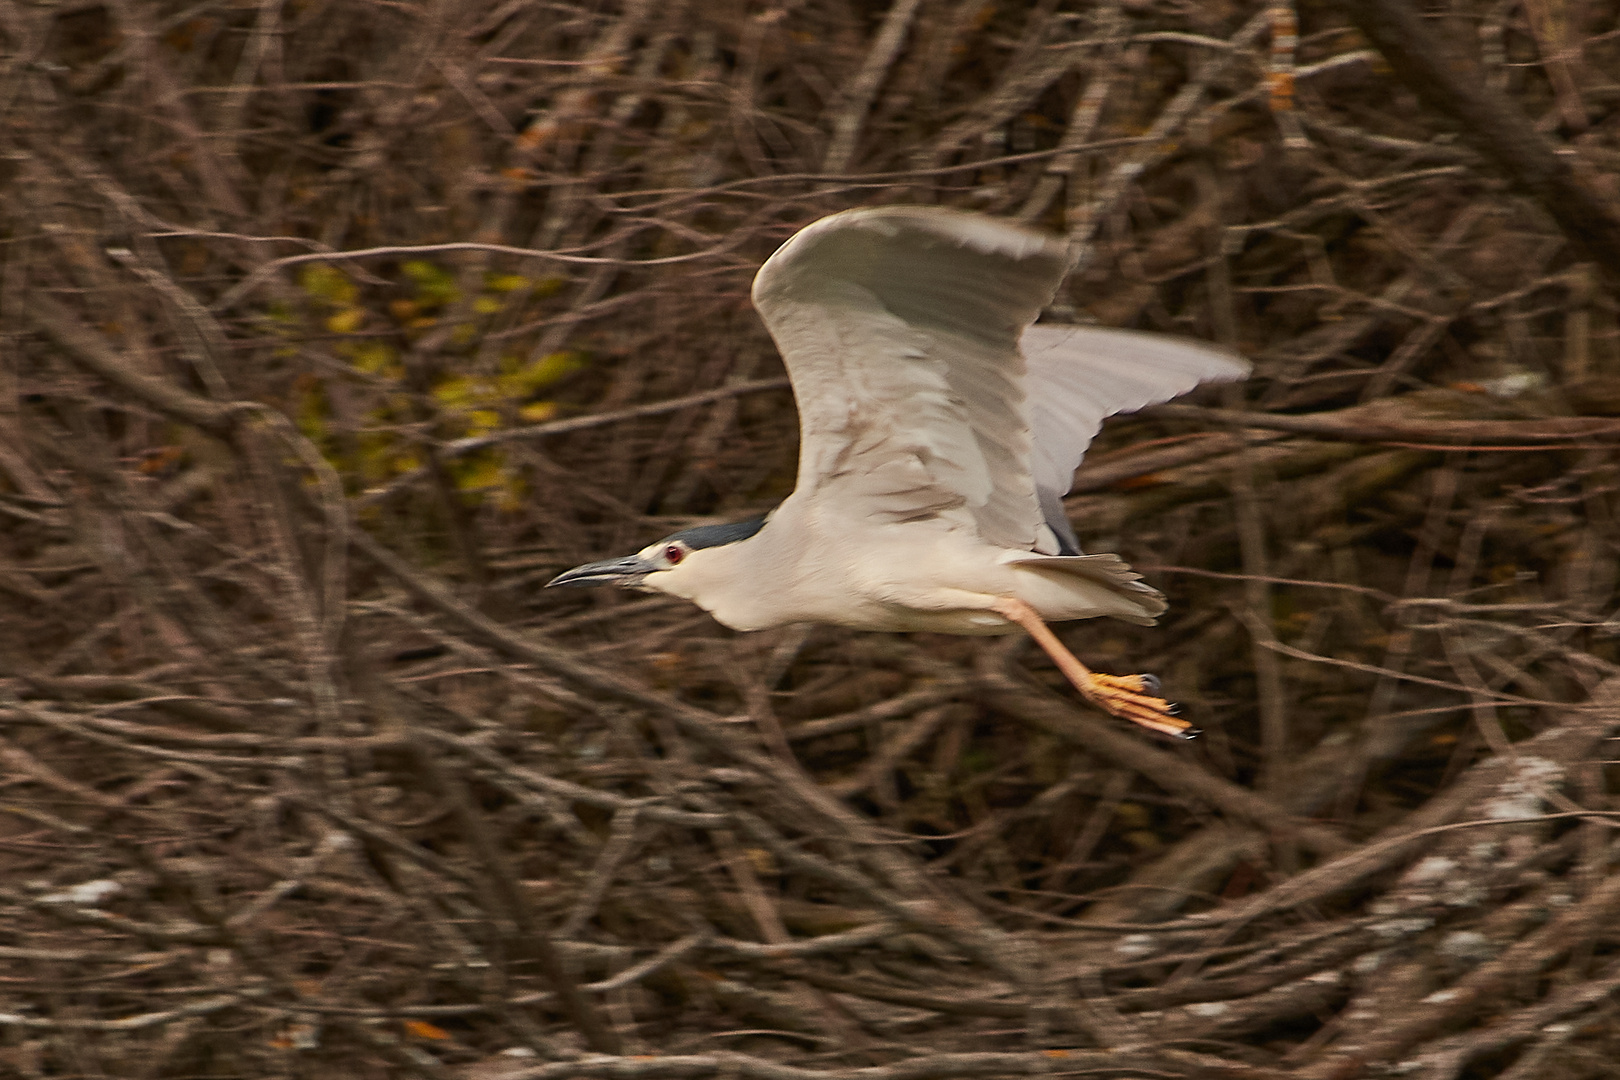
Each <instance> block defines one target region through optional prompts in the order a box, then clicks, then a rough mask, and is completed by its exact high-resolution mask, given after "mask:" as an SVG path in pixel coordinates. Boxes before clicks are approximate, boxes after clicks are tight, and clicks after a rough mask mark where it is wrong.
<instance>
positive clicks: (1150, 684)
mask: <svg viewBox="0 0 1620 1080" xmlns="http://www.w3.org/2000/svg"><path fill="white" fill-rule="evenodd" d="M1137 678H1138V679H1141V680H1142V693H1144V694H1147V695H1148V696H1149V697H1158V696H1159V691H1160V690H1162V689H1163V688H1164V684H1163V683H1161V682H1160V681H1159V677H1158V676H1157V675H1138V676H1137Z"/></svg>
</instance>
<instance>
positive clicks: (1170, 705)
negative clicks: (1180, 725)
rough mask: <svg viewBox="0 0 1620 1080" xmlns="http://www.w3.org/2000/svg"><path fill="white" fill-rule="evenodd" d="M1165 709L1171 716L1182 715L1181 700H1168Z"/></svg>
mask: <svg viewBox="0 0 1620 1080" xmlns="http://www.w3.org/2000/svg"><path fill="white" fill-rule="evenodd" d="M1164 711H1165V713H1166V714H1167V715H1170V716H1180V715H1181V702H1179V701H1170V702H1166V703H1165V706H1164Z"/></svg>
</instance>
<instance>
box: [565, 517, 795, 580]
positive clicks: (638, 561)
mask: <svg viewBox="0 0 1620 1080" xmlns="http://www.w3.org/2000/svg"><path fill="white" fill-rule="evenodd" d="M764 524H765V519H764V518H756V519H754V520H752V521H738V522H732V523H730V524H726V525H699V526H696V527H695V528H691V529H682V530H681V531H680V532H678V533H671V534H670V535H669V536H666V537H664V538H663V539H662V540H660V541H658V542H657V543H655V544H648V545H647V546H646V547H644V548H642V549H641V550H640V551H638V552H636V553H635V554H634V555H626V556H624V557H623V558H620V559H604V560H603V561H601V562H593V563H586V564H585V565H584V566H576V567H574V568H573V569H572V570H567V571H564V572H563V573H561V574H558V575H557V576H556V577H554V578H552V579H551V580H550V581H548V582H547V583H546V588H548V589H549V588H551V587H552V586H553V585H622V586H624V587H625V588H628V589H639V590H640V591H642V592H661V593H669V594H670V595H672V596H680V597H684V598H685V599H688V600H696V599H698V596H699V594H700V593H701V592H702V591H703V582H704V580H705V579H706V578H707V577H709V576H710V575H711V574H713V573H715V572H717V571H720V570H721V565H720V564H722V563H723V562H724V561H725V554H726V548H728V547H730V546H731V545H733V544H738V543H741V542H742V541H744V540H747V539H749V538H750V537H752V536H753V535H754V534H755V533H757V532H759V530H760V528H761V527H763V526H764Z"/></svg>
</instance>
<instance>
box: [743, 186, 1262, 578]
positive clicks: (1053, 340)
mask: <svg viewBox="0 0 1620 1080" xmlns="http://www.w3.org/2000/svg"><path fill="white" fill-rule="evenodd" d="M1067 269H1068V246H1067V244H1066V243H1064V242H1063V241H1060V240H1057V239H1053V238H1050V237H1047V236H1043V235H1042V234H1040V233H1036V232H1032V231H1030V230H1027V229H1024V228H1021V227H1019V226H1016V225H1012V224H1009V223H1007V222H1002V221H997V220H995V219H994V218H987V217H983V216H981V215H977V214H968V213H964V212H961V211H957V210H949V209H945V208H942V207H916V206H895V207H874V208H869V209H863V210H850V211H846V212H844V213H842V214H834V215H832V216H831V217H827V218H823V219H822V220H820V221H818V222H815V223H814V224H812V225H809V226H807V227H806V228H804V229H803V230H801V231H800V232H799V233H797V234H796V235H795V236H794V237H793V238H792V239H790V240H789V241H788V242H787V243H785V244H783V245H782V247H781V248H780V249H778V250H777V252H776V254H774V255H772V256H771V257H770V259H769V260H767V261H766V263H765V265H764V266H762V267H761V268H760V271H759V274H758V275H757V276H756V277H755V278H754V289H753V299H754V305H755V307H757V308H758V309H759V312H760V315H761V316H762V317H763V318H764V320H765V325H766V326H767V327H768V328H769V329H770V331H771V336H772V337H774V338H775V339H776V343H777V345H778V346H779V347H780V348H781V350H782V357H783V360H784V361H785V363H786V364H787V369H788V375H789V376H790V378H791V379H792V382H793V392H794V396H795V397H796V398H797V400H798V404H799V426H800V436H801V438H800V450H799V477H798V489H797V491H796V492H795V494H799V493H803V494H805V495H806V496H808V495H810V494H811V493H813V492H816V491H817V490H819V489H824V488H827V487H828V486H830V485H837V489H838V494H837V496H836V497H833V498H829V499H826V500H822V501H819V502H818V503H817V505H818V506H819V507H820V508H821V510H822V512H836V513H844V514H848V515H850V516H851V517H859V518H862V519H867V520H870V519H879V520H890V521H912V520H923V519H926V518H929V517H935V516H942V515H946V514H949V513H951V512H952V511H958V512H962V511H965V512H966V513H967V514H969V515H971V517H970V519H969V520H970V521H971V523H972V525H973V526H974V527H976V528H977V529H978V532H979V534H980V535H981V536H982V537H983V538H984V539H985V540H986V541H988V542H990V543H992V544H997V545H999V546H1002V547H1005V548H1008V549H1013V550H1023V551H1029V550H1031V549H1034V550H1037V551H1041V552H1045V553H1048V554H1058V553H1060V552H1061V553H1071V554H1072V553H1075V552H1077V551H1078V550H1079V548H1078V545H1077V544H1076V543H1075V538H1074V533H1073V530H1072V529H1071V528H1070V527H1069V523H1068V520H1067V518H1066V517H1065V516H1064V514H1063V504H1062V498H1063V495H1064V493H1066V492H1067V491H1068V490H1069V485H1070V483H1071V482H1072V480H1073V476H1074V470H1075V468H1076V467H1077V466H1078V465H1079V464H1080V459H1081V457H1082V456H1084V454H1085V451H1086V447H1087V445H1089V444H1090V442H1091V440H1092V437H1093V436H1095V435H1096V433H1097V431H1098V429H1099V428H1100V427H1101V425H1102V421H1103V418H1104V417H1107V416H1110V415H1112V414H1114V413H1118V412H1129V411H1131V410H1133V409H1139V408H1142V407H1143V406H1145V405H1151V404H1153V403H1155V402H1159V401H1166V400H1168V399H1170V398H1172V397H1175V396H1176V395H1177V394H1181V393H1185V392H1186V391H1188V390H1191V389H1192V388H1193V387H1194V386H1196V385H1198V383H1200V382H1203V381H1205V380H1210V379H1237V378H1241V377H1243V376H1244V375H1245V374H1246V373H1247V372H1248V365H1247V364H1246V363H1245V362H1244V361H1242V360H1241V359H1239V358H1237V357H1235V356H1232V355H1230V354H1227V353H1225V352H1222V351H1219V350H1217V349H1213V348H1210V347H1208V346H1204V345H1198V344H1195V343H1192V342H1184V341H1178V340H1175V339H1173V338H1165V337H1161V336H1158V335H1153V334H1137V333H1132V332H1129V331H1120V330H1102V329H1097V328H1095V327H1041V326H1036V327H1031V326H1030V323H1032V322H1034V320H1035V317H1036V316H1037V315H1039V314H1040V310H1041V308H1042V307H1044V306H1045V305H1046V303H1047V302H1048V301H1049V300H1050V299H1051V298H1052V294H1053V293H1054V292H1055V291H1056V289H1057V286H1058V283H1059V282H1060V281H1061V280H1062V278H1063V275H1064V273H1065V272H1066V271H1067Z"/></svg>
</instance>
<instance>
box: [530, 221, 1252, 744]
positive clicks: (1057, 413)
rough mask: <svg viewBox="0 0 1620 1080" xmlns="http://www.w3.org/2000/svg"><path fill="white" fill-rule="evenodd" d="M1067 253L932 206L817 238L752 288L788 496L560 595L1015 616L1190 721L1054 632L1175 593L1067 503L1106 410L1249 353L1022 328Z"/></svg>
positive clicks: (1158, 715) (947, 622)
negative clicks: (787, 428)
mask: <svg viewBox="0 0 1620 1080" xmlns="http://www.w3.org/2000/svg"><path fill="white" fill-rule="evenodd" d="M1069 265H1070V264H1069V247H1068V245H1067V244H1066V243H1064V242H1063V241H1061V240H1058V239H1054V238H1052V237H1048V236H1045V235H1043V234H1040V233H1036V232H1031V231H1030V230H1028V229H1024V228H1021V227H1019V226H1016V225H1012V224H1009V223H1007V222H1004V221H998V220H995V219H993V218H987V217H983V216H980V215H977V214H969V213H963V212H961V211H957V210H947V209H942V208H939V207H914V206H890V207H876V208H871V209H864V210H849V211H846V212H844V213H841V214H834V215H832V216H831V217H826V218H822V219H821V220H820V221H817V222H815V223H814V224H812V225H809V226H807V227H806V228H804V229H802V230H801V231H800V232H798V233H797V234H796V235H794V236H793V237H792V238H791V239H790V240H788V242H787V243H785V244H783V245H782V246H781V248H779V249H778V250H777V252H776V254H774V255H772V256H771V257H770V259H769V260H767V261H766V263H765V265H764V266H762V267H760V270H759V274H758V275H757V276H756V277H755V278H754V291H753V298H754V306H755V307H756V308H758V309H759V313H760V315H761V316H763V317H764V319H765V325H766V326H767V327H768V328H769V329H770V332H771V336H772V337H773V338H775V339H776V344H777V346H778V347H779V348H780V349H781V350H782V357H783V359H784V360H785V362H786V364H787V370H788V375H789V376H790V378H791V380H792V383H793V393H794V396H795V397H796V398H797V399H798V404H799V432H800V442H799V474H798V484H797V486H796V487H795V488H794V490H793V494H792V495H790V496H789V497H788V498H787V499H786V501H784V502H783V503H782V504H781V505H780V506H778V507H777V508H776V509H775V510H774V511H772V512H771V513H770V514H768V515H766V516H765V517H763V518H760V519H758V520H754V521H747V522H741V523H738V524H732V525H704V526H700V527H698V528H693V529H685V530H683V531H681V532H678V533H675V534H674V535H673V536H668V537H665V538H664V539H662V540H660V541H658V542H657V543H656V544H650V545H648V546H647V547H645V548H642V549H641V550H640V551H638V552H636V553H635V554H634V555H629V556H626V557H625V558H622V559H610V560H608V561H606V562H597V563H590V564H588V565H586V566H580V567H576V568H575V569H573V570H570V571H568V572H567V573H565V574H562V575H561V576H559V577H558V578H556V579H555V580H554V581H552V582H551V584H552V585H598V584H606V583H614V584H619V585H627V586H630V587H632V588H637V589H644V590H651V591H656V592H663V593H669V594H671V595H673V596H679V597H684V598H685V599H687V600H690V601H692V602H693V603H694V604H697V605H698V606H699V607H702V608H704V609H705V610H707V611H708V612H709V613H710V614H711V615H713V616H714V617H715V618H716V619H718V620H719V621H720V622H722V623H724V624H725V625H726V626H729V627H732V628H733V629H736V630H762V629H765V628H766V627H772V626H782V625H785V624H788V623H831V624H834V625H838V626H849V627H854V628H856V629H860V630H888V631H909V630H931V631H938V632H943V633H948V634H1004V633H1010V632H1013V631H1014V629H1015V628H1017V627H1022V628H1023V629H1024V630H1026V631H1028V632H1029V634H1030V636H1031V637H1033V638H1034V639H1035V640H1036V641H1037V642H1039V643H1040V645H1041V647H1042V648H1043V649H1045V650H1046V652H1047V653H1048V654H1049V655H1050V656H1051V657H1052V659H1053V661H1055V662H1056V664H1057V666H1058V668H1059V669H1060V670H1061V671H1062V672H1063V674H1064V675H1066V676H1067V677H1068V679H1069V681H1070V682H1072V683H1073V684H1074V686H1075V687H1076V689H1078V690H1079V691H1080V693H1082V694H1083V695H1085V697H1086V698H1087V699H1088V700H1090V701H1092V702H1093V703H1094V704H1096V705H1098V706H1100V707H1101V708H1103V709H1106V710H1108V711H1109V712H1112V713H1114V714H1115V715H1117V716H1121V717H1124V718H1126V719H1129V720H1134V721H1135V722H1137V723H1138V724H1141V725H1143V726H1145V727H1148V728H1151V729H1153V730H1155V731H1160V732H1165V733H1167V734H1172V735H1182V736H1190V735H1191V734H1194V733H1195V732H1194V731H1193V730H1192V728H1191V726H1190V725H1189V724H1188V723H1187V722H1186V721H1184V720H1181V719H1178V718H1177V717H1176V716H1175V715H1174V713H1175V707H1174V706H1173V705H1171V704H1170V703H1169V702H1167V701H1165V700H1163V699H1162V698H1160V697H1159V696H1158V689H1159V684H1158V680H1157V679H1155V678H1153V677H1152V676H1146V675H1125V676H1113V675H1102V674H1098V673H1095V672H1092V671H1091V670H1089V669H1088V668H1087V667H1086V666H1085V665H1084V664H1082V663H1081V662H1080V661H1079V660H1078V659H1076V658H1075V656H1074V655H1073V654H1072V653H1070V652H1069V650H1068V649H1066V648H1064V646H1063V644H1062V643H1061V642H1060V641H1059V640H1058V639H1057V636H1056V635H1054V634H1053V633H1052V631H1051V630H1050V629H1049V628H1048V627H1047V625H1046V624H1047V622H1048V621H1061V620H1065V619H1089V618H1093V617H1095V616H1099V615H1111V616H1113V617H1114V618H1116V619H1124V620H1125V621H1127V622H1133V623H1142V624H1152V623H1153V621H1154V618H1155V616H1157V615H1159V614H1160V613H1162V612H1163V611H1164V610H1165V606H1166V605H1165V600H1164V596H1163V594H1161V593H1160V592H1159V591H1158V590H1156V589H1153V588H1150V587H1148V586H1147V585H1144V584H1143V583H1142V581H1141V579H1140V578H1139V577H1138V576H1137V575H1136V574H1135V573H1133V572H1132V571H1131V568H1130V567H1129V566H1128V565H1126V563H1125V562H1124V561H1123V560H1122V559H1120V558H1119V556H1117V555H1084V554H1081V552H1080V545H1079V543H1078V541H1077V540H1076V539H1075V535H1074V529H1073V527H1072V526H1071V525H1070V524H1069V520H1068V518H1067V517H1066V516H1065V514H1064V511H1063V501H1062V500H1063V496H1064V494H1065V493H1066V492H1067V491H1068V490H1069V487H1070V484H1071V483H1072V482H1073V478H1074V470H1075V468H1076V467H1077V466H1078V465H1079V464H1080V459H1081V457H1082V456H1083V455H1084V454H1085V452H1086V447H1087V445H1089V444H1090V442H1091V440H1092V437H1093V436H1095V435H1096V434H1097V431H1098V429H1099V428H1100V427H1101V426H1102V421H1103V418H1104V417H1106V416H1110V415H1112V414H1114V413H1120V412H1130V411H1132V410H1135V409H1140V408H1142V407H1143V406H1145V405H1151V404H1153V403H1155V402H1160V401H1166V400H1168V399H1170V398H1173V397H1175V396H1176V395H1178V394H1182V393H1185V392H1186V391H1188V390H1191V389H1192V388H1193V387H1194V386H1197V385H1198V384H1199V383H1201V382H1204V381H1206V380H1229V379H1240V378H1243V377H1244V376H1245V375H1246V374H1248V371H1249V365H1248V364H1247V363H1246V362H1244V361H1243V360H1241V359H1239V358H1238V357H1236V356H1233V355H1230V354H1229V353H1226V352H1222V351H1220V350H1217V349H1214V348H1210V347H1207V346H1204V345H1199V344H1195V343H1191V342H1186V341H1179V340H1176V339H1173V338H1167V337H1162V336H1158V335H1154V334H1143V333H1133V332H1130V331H1122V330H1103V329H1098V328H1095V327H1089V326H1032V325H1030V324H1031V323H1033V322H1034V321H1035V317H1036V316H1037V315H1039V314H1040V312H1041V308H1042V307H1044V306H1045V305H1046V304H1047V303H1048V302H1049V301H1050V300H1051V299H1052V296H1053V294H1054V293H1055V292H1056V290H1057V287H1058V283H1059V282H1060V281H1061V280H1062V279H1063V276H1064V274H1065V273H1066V272H1067V270H1068V267H1069Z"/></svg>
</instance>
